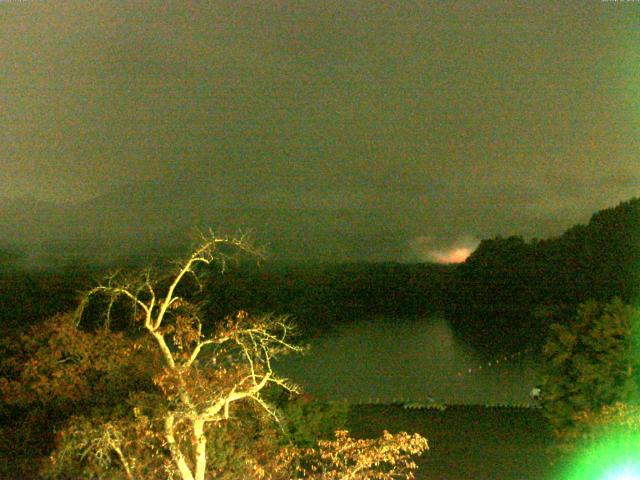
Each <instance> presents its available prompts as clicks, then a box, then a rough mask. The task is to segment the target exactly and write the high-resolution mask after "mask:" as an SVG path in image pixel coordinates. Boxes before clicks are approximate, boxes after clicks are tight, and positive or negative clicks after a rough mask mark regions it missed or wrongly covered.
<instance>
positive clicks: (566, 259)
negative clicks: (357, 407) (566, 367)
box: [445, 198, 640, 352]
mask: <svg viewBox="0 0 640 480" xmlns="http://www.w3.org/2000/svg"><path fill="white" fill-rule="evenodd" d="M639 274H640V199H638V198H635V199H632V200H629V201H627V202H623V203H621V204H619V205H618V206H617V207H614V208H609V209H605V210H601V211H599V212H597V213H596V214H594V215H593V216H592V217H591V220H590V221H589V223H588V224H587V225H576V226H574V227H572V228H570V229H569V230H567V231H566V232H565V233H564V234H563V235H561V236H559V237H557V238H551V239H547V240H532V241H525V240H524V239H523V238H522V237H509V238H502V237H497V238H494V239H491V240H483V241H482V242H481V243H480V246H479V247H478V248H477V250H476V251H475V252H473V254H472V255H471V256H470V257H469V258H468V259H467V261H466V262H465V263H464V264H461V265H460V266H459V267H458V268H457V269H456V271H455V273H454V275H453V281H452V283H451V285H450V288H451V290H450V291H449V293H448V295H447V296H448V298H449V300H450V301H449V302H447V303H446V304H445V310H446V314H447V317H448V318H449V320H450V321H451V322H452V324H453V325H454V326H455V328H456V330H457V331H458V332H459V333H461V335H463V336H464V337H465V338H467V339H470V340H472V341H473V343H474V344H475V346H476V347H479V348H481V349H483V350H485V351H487V352H495V351H500V350H507V351H508V350H517V349H521V348H523V347H528V346H534V347H539V346H541V345H542V343H543V342H544V340H545V338H546V336H547V334H548V327H549V326H550V325H551V324H552V323H557V322H559V323H567V322H568V321H569V320H570V319H571V318H572V316H573V315H574V314H575V311H576V309H577V307H578V305H579V304H580V303H583V302H585V301H587V300H589V299H593V300H596V301H600V302H605V303H606V302H608V301H610V300H611V299H612V298H613V297H620V298H621V299H622V301H623V302H625V303H633V302H634V301H636V300H637V299H638V296H639V293H640V278H639Z"/></svg>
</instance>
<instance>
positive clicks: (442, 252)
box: [410, 236, 480, 263]
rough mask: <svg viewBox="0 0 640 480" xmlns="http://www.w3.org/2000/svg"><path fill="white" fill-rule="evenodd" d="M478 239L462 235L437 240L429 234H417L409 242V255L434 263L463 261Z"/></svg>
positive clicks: (477, 242) (470, 252)
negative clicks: (443, 240) (445, 240)
mask: <svg viewBox="0 0 640 480" xmlns="http://www.w3.org/2000/svg"><path fill="white" fill-rule="evenodd" d="M479 243H480V241H479V240H478V239H477V238H474V237H471V236H463V237H460V238H457V239H455V240H454V241H452V242H438V241H436V240H434V239H433V238H431V237H429V236H417V237H414V238H413V239H412V240H411V242H410V251H411V256H412V257H414V258H416V259H418V260H420V261H423V262H424V261H427V262H435V263H460V262H464V261H465V260H466V259H467V257H468V256H469V255H471V254H472V253H473V251H474V250H475V249H476V248H477V246H478V245H479Z"/></svg>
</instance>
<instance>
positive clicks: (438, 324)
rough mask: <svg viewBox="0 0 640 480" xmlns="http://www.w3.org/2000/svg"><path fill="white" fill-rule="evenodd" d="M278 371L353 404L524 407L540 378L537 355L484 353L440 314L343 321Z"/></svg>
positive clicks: (328, 396)
mask: <svg viewBox="0 0 640 480" xmlns="http://www.w3.org/2000/svg"><path fill="white" fill-rule="evenodd" d="M275 369H276V371H277V372H278V373H280V374H281V375H284V376H286V377H288V378H290V379H291V380H293V381H294V382H296V383H298V384H300V385H301V386H302V387H303V389H304V390H305V391H306V392H308V393H310V394H311V395H314V396H316V397H318V398H320V399H326V400H342V399H344V400H348V401H350V402H353V403H369V402H374V403H375V402H381V403H388V402H394V401H396V402H397V401H401V402H408V401H412V402H424V401H426V400H427V399H428V398H429V397H432V398H434V399H435V400H436V401H438V402H441V403H447V404H480V405H487V404H501V405H502V404H509V405H513V404H516V405H521V404H527V403H529V401H530V399H529V392H530V391H531V388H532V387H533V386H534V385H536V384H537V383H539V382H540V373H539V368H538V365H536V362H535V361H534V359H533V356H532V355H531V354H529V353H527V352H519V353H518V354H516V355H512V356H510V357H500V358H495V359H492V360H491V361H487V360H486V359H482V357H480V355H478V354H476V353H475V352H474V351H473V350H472V349H471V348H470V347H469V346H467V345H465V344H464V343H463V342H462V341H460V340H459V339H458V338H456V337H455V336H454V334H453V332H452V330H451V327H450V326H449V324H448V322H447V321H446V320H445V319H443V318H441V317H438V316H434V317H430V318H419V319H412V320H410V319H389V318H377V319H369V320H366V321H362V322H357V323H351V324H347V325H342V326H340V327H337V328H336V329H335V331H334V332H332V333H331V334H329V335H324V336H321V337H318V338H316V339H313V340H312V341H311V344H310V349H309V350H308V352H307V353H306V354H305V355H302V356H301V355H293V356H289V357H284V358H283V359H280V360H278V362H277V363H276V366H275Z"/></svg>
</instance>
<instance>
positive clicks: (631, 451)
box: [562, 432, 640, 480]
mask: <svg viewBox="0 0 640 480" xmlns="http://www.w3.org/2000/svg"><path fill="white" fill-rule="evenodd" d="M562 479H563V480H564V479H566V480H640V434H638V433H637V432H634V433H633V434H628V433H624V432H622V433H618V434H616V435H612V436H607V437H605V438H602V439H600V440H597V441H595V442H594V443H593V444H591V445H588V446H586V447H585V448H583V449H581V450H580V452H579V453H578V454H577V456H576V458H575V460H574V461H573V462H572V465H571V467H570V468H569V469H568V472H567V475H564V476H563V477H562Z"/></svg>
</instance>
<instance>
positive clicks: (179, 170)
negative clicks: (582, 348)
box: [0, 0, 640, 249]
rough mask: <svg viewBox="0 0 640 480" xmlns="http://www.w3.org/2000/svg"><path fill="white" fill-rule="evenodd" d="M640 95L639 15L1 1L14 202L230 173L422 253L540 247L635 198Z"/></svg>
mask: <svg viewBox="0 0 640 480" xmlns="http://www.w3.org/2000/svg"><path fill="white" fill-rule="evenodd" d="M639 83H640V3H638V2H622V1H617V2H616V1H600V0H592V1H591V0H589V1H584V0H581V1H575V2H561V1H545V2H533V1H530V2H512V1H506V2H497V1H482V2H458V1H454V2H435V1H422V2H420V1H416V2H414V1H398V2H392V1H387V0H385V1H374V0H362V1H347V0H332V1H321V0H309V1H295V2H294V1H269V0H260V1H256V2H247V1H240V2H238V1H234V2H222V1H210V2H201V3H198V4H196V2H150V1H145V2H121V1H117V2H115V1H114V2H102V1H96V2H93V1H92V2H68V1H61V0H56V1H50V2H41V1H30V0H26V1H16V2H2V3H0V87H1V88H0V126H1V127H2V128H0V162H1V168H0V196H10V197H15V196H27V195H28V196H34V197H36V198H42V199H49V200H56V201H65V202H76V201H83V200H87V199H89V198H91V197H94V196H97V195H100V194H103V193H105V192H108V191H110V190H111V189H113V188H116V187H118V186H122V185H125V184H131V183H138V182H140V181H153V180H155V179H158V178H162V179H163V181H165V182H166V181H167V179H171V178H176V177H177V176H179V178H180V179H181V180H180V181H181V182H182V184H183V185H184V188H186V189H188V188H189V181H188V179H189V178H190V177H191V176H194V177H195V176H198V177H209V178H211V179H213V181H214V182H215V179H216V178H230V177H233V178H236V179H237V178H241V179H243V180H242V183H240V185H245V186H246V188H247V189H251V190H252V191H253V192H254V193H253V195H254V199H255V198H258V199H259V200H260V201H262V202H264V204H266V205H277V206H279V207H283V208H288V207H291V208H293V207H296V206H300V205H317V206H320V207H322V208H342V207H345V208H355V209H358V208H363V209H366V208H375V209H377V210H378V211H383V212H388V214H389V216H391V217H393V218H394V222H396V224H397V223H398V222H400V223H402V222H404V223H406V224H411V225H412V226H413V227H412V235H413V240H412V241H413V243H414V244H415V245H416V248H417V249H420V248H421V247H420V245H422V244H425V243H428V242H429V241H430V238H431V237H432V236H433V235H436V236H437V235H443V232H445V231H448V230H447V228H449V230H450V231H451V232H450V233H451V238H452V239H453V238H454V237H455V238H457V239H458V240H459V243H465V242H470V243H473V240H474V238H476V237H477V236H478V235H488V234H491V233H499V232H504V233H510V232H509V230H510V228H511V227H512V226H513V225H516V224H517V225H518V228H522V225H524V224H526V225H529V227H530V228H529V229H528V230H527V231H525V232H522V233H523V234H527V235H536V234H537V235H540V236H544V235H546V234H548V233H549V232H557V231H558V230H559V229H560V228H561V227H562V228H566V227H568V226H570V225H572V224H573V223H575V222H576V221H577V220H580V221H584V220H585V219H588V215H589V214H590V213H592V212H593V211H595V210H597V209H599V208H603V207H606V206H611V205H615V204H617V203H618V202H619V201H621V200H626V199H629V198H630V197H632V196H634V195H637V194H638V192H639V191H640V189H639V188H638V186H639V185H640V155H639V154H640V135H639V133H640V87H639ZM178 186H180V185H178ZM255 192H258V193H255ZM125 200H126V199H125ZM518 222H520V223H518ZM451 225H454V226H455V227H451ZM465 225H468V227H465ZM371 228H372V229H375V228H377V226H376V225H372V226H371ZM434 232H435V233H434Z"/></svg>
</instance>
